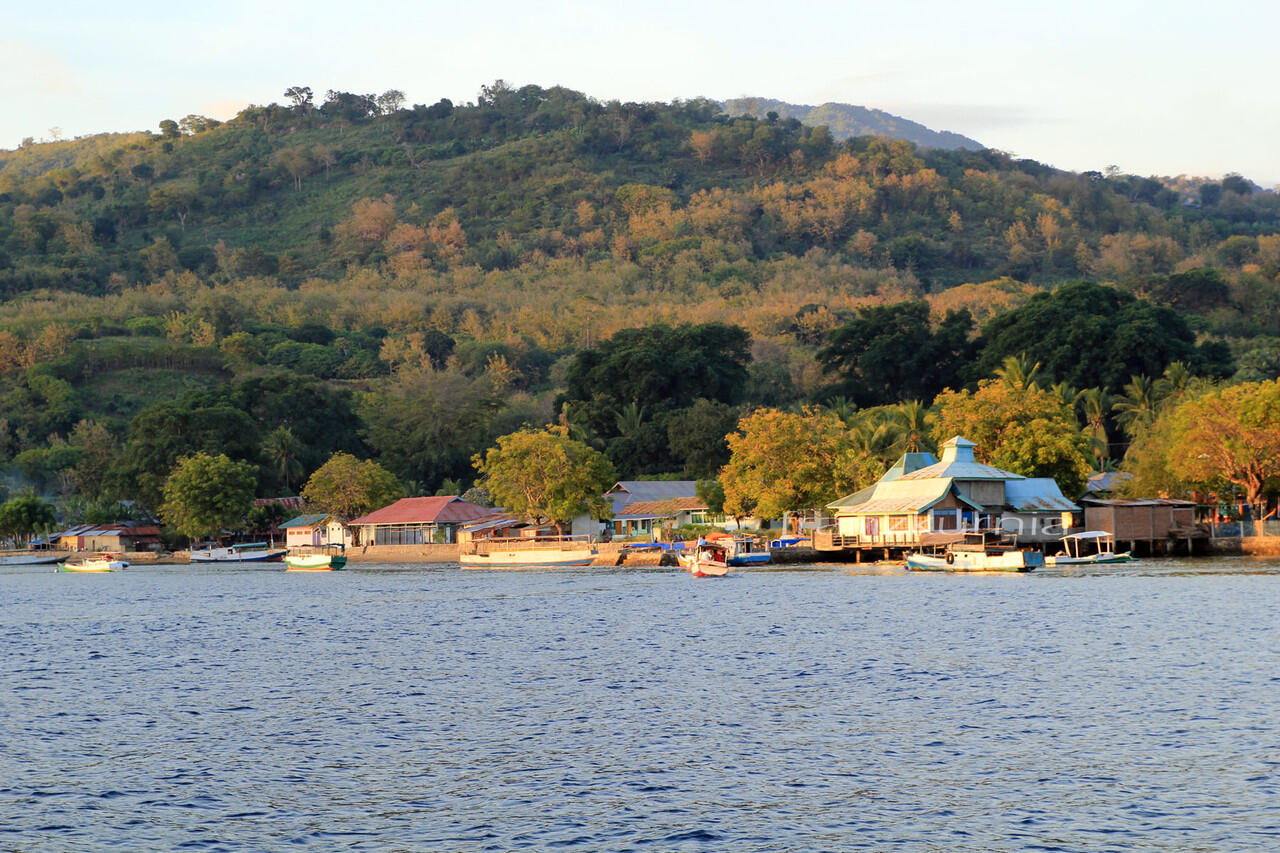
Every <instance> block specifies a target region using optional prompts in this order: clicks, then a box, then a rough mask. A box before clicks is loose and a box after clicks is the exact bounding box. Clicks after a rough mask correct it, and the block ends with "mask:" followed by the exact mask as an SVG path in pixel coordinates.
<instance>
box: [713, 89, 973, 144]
mask: <svg viewBox="0 0 1280 853" xmlns="http://www.w3.org/2000/svg"><path fill="white" fill-rule="evenodd" d="M724 109H725V112H727V113H728V114H729V115H731V116H751V117H753V118H757V119H765V118H768V116H769V114H770V113H773V114H774V115H775V116H778V117H779V118H784V119H788V118H794V119H796V120H797V121H799V122H800V123H801V124H807V125H809V126H810V127H818V126H823V127H826V128H827V129H828V130H829V131H831V135H832V136H834V137H835V138H836V139H837V140H839V141H843V140H845V139H848V138H849V137H851V136H888V137H892V138H893V139H903V140H906V141H907V142H912V143H914V144H916V145H921V146H924V147H927V148H964V149H967V150H969V151H981V150H982V149H983V148H985V147H986V146H984V145H983V144H982V143H980V142H978V141H976V140H973V139H970V138H969V137H967V136H963V135H961V134H959V133H952V132H951V131H949V130H931V129H930V128H927V127H925V126H924V125H923V124H920V123H919V122H915V121H911V120H910V119H906V118H902V117H901V116H896V115H893V114H892V113H887V112H885V111H884V110H873V109H868V108H867V107H860V106H857V105H856V104H834V103H826V104H821V105H819V106H816V107H813V106H809V105H808V104H788V103H787V102H786V101H777V100H774V99H773V98H730V99H729V100H727V101H725V102H724Z"/></svg>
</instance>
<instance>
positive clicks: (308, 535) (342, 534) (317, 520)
mask: <svg viewBox="0 0 1280 853" xmlns="http://www.w3.org/2000/svg"><path fill="white" fill-rule="evenodd" d="M280 529H281V530H283V531H284V544H285V545H286V546H288V547H290V548H293V547H295V546H299V545H350V544H351V531H350V530H349V529H348V528H347V526H346V525H345V524H343V523H342V519H340V518H338V517H337V516H336V515H330V514H329V513H325V512H312V513H304V514H303V515H299V516H297V517H296V518H291V519H289V520H288V521H285V522H282V523H281V525H280Z"/></svg>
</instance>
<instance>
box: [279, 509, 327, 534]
mask: <svg viewBox="0 0 1280 853" xmlns="http://www.w3.org/2000/svg"><path fill="white" fill-rule="evenodd" d="M326 518H329V513H327V512H309V513H306V514H304V515H298V516H294V517H293V518H291V519H289V520H288V521H285V522H283V523H281V524H280V527H279V529H280V530H284V529H285V528H286V527H315V526H316V525H317V524H319V523H320V522H322V521H324V520H325V519H326Z"/></svg>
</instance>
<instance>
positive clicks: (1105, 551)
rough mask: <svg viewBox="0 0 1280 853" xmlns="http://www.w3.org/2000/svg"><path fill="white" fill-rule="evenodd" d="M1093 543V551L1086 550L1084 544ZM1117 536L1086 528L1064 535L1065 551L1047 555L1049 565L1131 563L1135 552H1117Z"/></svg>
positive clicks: (1045, 560) (1046, 559)
mask: <svg viewBox="0 0 1280 853" xmlns="http://www.w3.org/2000/svg"><path fill="white" fill-rule="evenodd" d="M1086 542H1091V543H1092V544H1093V553H1091V554H1086V553H1083V552H1084V544H1085V543H1086ZM1115 547H1116V540H1115V537H1114V536H1113V535H1112V534H1110V533H1108V532H1107V531H1105V530H1085V531H1083V532H1081V533H1072V534H1070V535H1069V536H1063V537H1062V548H1063V553H1061V554H1055V555H1053V556H1052V557H1045V558H1044V562H1045V565H1048V566H1087V565H1092V564H1093V563H1131V562H1133V560H1134V556H1133V554H1131V553H1129V552H1128V551H1125V552H1124V553H1121V554H1117V553H1116V552H1115Z"/></svg>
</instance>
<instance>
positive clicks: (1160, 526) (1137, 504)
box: [1080, 496, 1208, 553]
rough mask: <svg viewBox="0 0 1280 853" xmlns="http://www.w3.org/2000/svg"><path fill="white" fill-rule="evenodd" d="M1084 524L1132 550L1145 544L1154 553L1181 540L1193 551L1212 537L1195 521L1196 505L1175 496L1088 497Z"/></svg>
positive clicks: (1084, 500)
mask: <svg viewBox="0 0 1280 853" xmlns="http://www.w3.org/2000/svg"><path fill="white" fill-rule="evenodd" d="M1080 502H1081V503H1082V504H1084V526H1085V527H1086V528H1088V529H1089V530H1104V531H1106V532H1107V533H1109V534H1111V536H1112V538H1113V539H1114V541H1115V542H1116V543H1117V544H1123V543H1127V544H1128V547H1129V549H1130V550H1133V549H1135V547H1136V546H1137V545H1138V544H1139V543H1141V544H1142V545H1143V548H1144V550H1146V551H1148V552H1151V553H1157V552H1160V553H1163V552H1166V551H1172V550H1173V549H1174V548H1175V547H1176V546H1177V545H1178V543H1179V542H1182V543H1185V547H1186V549H1187V553H1193V552H1194V550H1195V542H1196V541H1197V540H1204V539H1207V538H1208V533H1207V531H1206V530H1205V529H1204V528H1202V527H1200V526H1198V525H1197V524H1196V521H1195V510H1196V505H1195V504H1194V503H1192V502H1191V501H1180V500H1174V499H1172V498H1128V499H1107V498H1096V497H1091V496H1086V497H1084V498H1081V499H1080Z"/></svg>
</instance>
